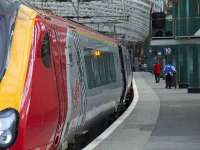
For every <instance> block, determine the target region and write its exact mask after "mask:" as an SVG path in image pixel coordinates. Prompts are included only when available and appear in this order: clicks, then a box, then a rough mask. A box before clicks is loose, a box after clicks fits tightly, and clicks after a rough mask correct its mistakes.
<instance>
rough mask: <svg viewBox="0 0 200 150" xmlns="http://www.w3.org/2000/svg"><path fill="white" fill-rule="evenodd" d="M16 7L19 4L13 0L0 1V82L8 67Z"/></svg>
mask: <svg viewBox="0 0 200 150" xmlns="http://www.w3.org/2000/svg"><path fill="white" fill-rule="evenodd" d="M18 7H19V4H18V3H17V2H15V1H14V0H6V1H5V0H1V1H0V80H2V78H3V76H4V73H5V71H6V68H7V65H8V58H9V52H10V47H11V42H12V34H13V31H14V27H15V19H16V15H17V10H18Z"/></svg>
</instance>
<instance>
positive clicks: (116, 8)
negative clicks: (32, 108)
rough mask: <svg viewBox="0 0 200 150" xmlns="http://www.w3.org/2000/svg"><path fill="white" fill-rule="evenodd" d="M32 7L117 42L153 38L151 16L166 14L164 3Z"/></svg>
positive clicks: (65, 2) (74, 1) (129, 0)
mask: <svg viewBox="0 0 200 150" xmlns="http://www.w3.org/2000/svg"><path fill="white" fill-rule="evenodd" d="M29 3H31V4H32V5H34V6H36V7H39V8H43V9H50V10H52V11H53V12H54V13H55V14H57V15H58V16H62V17H65V18H68V19H73V20H75V21H78V22H80V23H83V24H85V25H87V26H89V27H91V28H93V29H94V30H96V31H99V32H102V33H104V34H107V35H111V36H113V37H115V38H119V39H123V40H125V41H134V42H137V41H140V42H142V41H144V40H145V39H146V38H147V37H148V35H149V30H150V14H151V12H155V11H156V12H159V11H162V9H163V4H164V0H29Z"/></svg>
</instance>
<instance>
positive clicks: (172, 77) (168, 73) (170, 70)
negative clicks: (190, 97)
mask: <svg viewBox="0 0 200 150" xmlns="http://www.w3.org/2000/svg"><path fill="white" fill-rule="evenodd" d="M163 72H164V74H165V87H166V88H171V86H173V85H174V86H175V88H176V69H175V67H174V66H173V65H171V64H166V65H165V66H164V69H163Z"/></svg>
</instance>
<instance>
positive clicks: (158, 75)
mask: <svg viewBox="0 0 200 150" xmlns="http://www.w3.org/2000/svg"><path fill="white" fill-rule="evenodd" d="M155 81H156V83H159V82H160V74H159V73H155Z"/></svg>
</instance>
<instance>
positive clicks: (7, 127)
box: [0, 109, 19, 149]
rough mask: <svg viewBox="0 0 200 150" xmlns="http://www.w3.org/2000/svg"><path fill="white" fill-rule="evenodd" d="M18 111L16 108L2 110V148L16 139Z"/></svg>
mask: <svg viewBox="0 0 200 150" xmlns="http://www.w3.org/2000/svg"><path fill="white" fill-rule="evenodd" d="M18 120H19V119H18V113H17V111H16V110H14V109H5V110H3V111H0V149H6V148H8V147H10V146H11V145H12V144H13V143H14V142H15V140H16V137H17V127H18Z"/></svg>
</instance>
